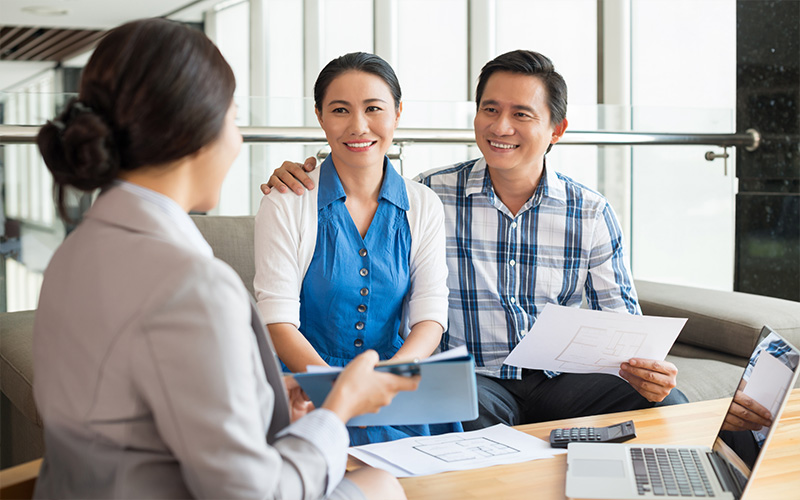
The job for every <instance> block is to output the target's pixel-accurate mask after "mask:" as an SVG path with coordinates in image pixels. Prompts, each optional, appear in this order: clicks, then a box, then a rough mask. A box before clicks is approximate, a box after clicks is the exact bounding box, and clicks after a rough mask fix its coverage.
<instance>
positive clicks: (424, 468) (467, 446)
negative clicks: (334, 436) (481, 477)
mask: <svg viewBox="0 0 800 500" xmlns="http://www.w3.org/2000/svg"><path fill="white" fill-rule="evenodd" d="M566 451H567V450H563V449H553V448H550V445H549V444H548V443H546V442H545V441H542V440H541V439H539V438H536V437H533V436H531V435H529V434H525V433H524V432H520V431H518V430H515V429H512V428H511V427H508V426H507V425H503V424H497V425H495V426H492V427H487V428H485V429H480V430H477V431H470V432H452V433H449V434H441V435H439V436H422V437H409V438H405V439H399V440H397V441H389V442H387V443H374V444H367V445H363V446H357V447H354V448H350V454H351V455H352V456H354V457H355V458H357V459H359V460H361V461H362V462H364V463H366V464H368V465H371V466H373V467H377V468H379V469H383V470H386V471H388V472H390V473H392V474H394V475H395V476H396V477H407V476H423V475H426V474H437V473H439V472H446V471H452V470H467V469H477V468H480V467H489V466H491V465H500V464H513V463H518V462H527V461H528V460H536V459H539V458H551V457H553V456H555V455H557V454H560V453H566Z"/></svg>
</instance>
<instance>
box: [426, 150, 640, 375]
mask: <svg viewBox="0 0 800 500" xmlns="http://www.w3.org/2000/svg"><path fill="white" fill-rule="evenodd" d="M417 180H418V181H420V182H422V183H423V184H425V185H426V186H428V187H430V188H431V189H433V190H434V191H435V192H436V194H438V195H439V198H441V200H442V203H443V204H444V210H445V231H446V233H447V266H448V269H449V271H450V273H449V277H448V281H447V286H448V287H449V288H450V308H449V327H448V331H447V332H445V334H444V335H443V337H442V343H441V347H442V349H452V348H454V347H457V346H460V345H464V344H466V346H467V349H468V350H469V352H470V353H472V355H473V357H474V358H475V364H476V366H477V370H476V371H477V373H480V374H482V375H488V376H492V377H500V378H504V379H519V378H521V376H522V371H521V370H520V369H519V368H517V367H512V366H508V365H504V364H503V361H504V360H505V358H506V356H508V354H509V353H510V352H511V350H512V349H514V347H515V346H516V345H517V344H518V343H519V342H520V340H521V339H522V337H523V336H524V334H525V333H526V332H527V331H528V330H530V328H531V326H533V323H534V321H536V317H537V315H538V314H539V312H540V311H541V310H542V308H543V307H544V305H545V304H547V303H548V302H552V303H555V304H560V305H564V306H571V307H580V305H581V301H582V294H583V292H584V291H585V293H586V299H587V302H588V304H589V307H591V308H592V309H604V310H617V311H624V312H628V313H631V314H641V310H640V308H639V304H638V301H637V297H636V291H635V289H634V286H633V281H632V280H631V277H630V272H629V271H628V269H627V266H626V264H625V259H624V254H623V245H622V232H621V230H620V227H619V223H618V222H617V218H616V215H615V214H614V211H613V210H612V208H611V206H610V205H609V204H608V201H606V199H605V198H604V197H603V196H602V195H600V194H598V193H596V192H594V191H592V190H590V189H588V188H586V187H584V186H582V185H580V184H578V183H576V182H575V181H573V180H572V179H570V178H568V177H566V176H563V175H561V174H557V173H555V172H552V171H550V170H548V169H547V168H545V175H544V176H542V180H541V181H540V182H539V186H538V187H537V189H536V192H535V193H534V195H533V197H531V199H530V200H528V201H527V203H525V205H524V206H523V207H522V208H521V209H520V210H519V212H518V213H517V214H516V216H514V215H513V214H512V213H511V212H510V211H509V209H508V208H507V207H506V206H505V205H504V204H503V202H502V201H500V198H499V197H498V196H497V195H496V194H495V192H494V189H493V187H492V181H491V179H490V177H489V172H488V169H487V168H486V161H485V160H484V159H483V158H481V159H478V160H471V161H468V162H465V163H459V164H456V165H453V166H450V167H445V168H441V169H436V170H431V171H428V172H425V173H423V174H421V175H420V176H419V177H418V178H417ZM547 375H548V376H550V377H553V376H556V375H558V373H556V372H547Z"/></svg>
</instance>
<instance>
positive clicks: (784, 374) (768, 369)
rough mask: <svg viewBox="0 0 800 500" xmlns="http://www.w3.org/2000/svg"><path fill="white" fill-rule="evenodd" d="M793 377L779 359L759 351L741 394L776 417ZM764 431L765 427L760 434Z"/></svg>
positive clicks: (790, 371)
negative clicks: (753, 400)
mask: <svg viewBox="0 0 800 500" xmlns="http://www.w3.org/2000/svg"><path fill="white" fill-rule="evenodd" d="M793 375H794V373H793V372H792V370H790V369H789V367H788V366H786V365H785V364H783V363H782V362H781V361H780V360H779V359H777V358H775V357H774V356H772V355H771V354H769V353H768V352H766V351H761V354H759V356H758V359H757V360H756V364H755V366H754V367H753V371H752V372H750V379H749V380H748V381H747V385H746V386H745V387H744V390H743V391H742V392H744V393H745V394H747V395H748V396H750V397H751V398H753V399H755V400H756V401H758V402H759V403H760V404H761V406H763V407H764V408H766V409H768V410H769V411H770V413H772V414H773V415H776V414H777V413H778V410H779V409H780V406H781V403H782V402H783V397H784V395H785V394H786V390H787V388H788V386H789V381H790V380H791V379H792V376H793ZM766 429H767V427H762V428H761V430H762V432H763V431H765V430H766Z"/></svg>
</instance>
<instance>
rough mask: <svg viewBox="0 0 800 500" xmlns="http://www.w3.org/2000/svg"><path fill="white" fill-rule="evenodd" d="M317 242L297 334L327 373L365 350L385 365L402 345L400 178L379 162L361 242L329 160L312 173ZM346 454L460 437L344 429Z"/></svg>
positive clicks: (412, 429) (412, 430)
mask: <svg viewBox="0 0 800 500" xmlns="http://www.w3.org/2000/svg"><path fill="white" fill-rule="evenodd" d="M320 169H321V170H320V177H319V188H318V189H319V191H318V199H317V203H318V209H319V215H318V225H317V242H316V247H315V249H314V257H313V259H312V260H311V264H310V265H309V268H308V271H307V272H306V275H305V278H304V279H303V284H302V289H301V291H300V331H301V332H302V334H303V335H304V336H305V337H306V339H308V341H309V342H310V343H311V345H312V346H313V347H314V349H316V351H317V352H318V353H319V355H320V356H321V357H322V359H324V360H325V361H326V362H327V363H328V364H330V365H331V366H344V365H346V364H347V363H348V362H350V360H352V359H353V358H354V357H356V356H357V355H359V354H361V353H362V352H364V351H365V350H367V349H374V350H375V351H377V352H378V354H379V356H380V359H381V360H384V359H389V358H391V357H392V356H394V354H395V353H396V352H397V350H398V349H400V346H402V345H403V337H401V336H400V334H399V332H400V327H401V319H402V318H401V315H402V307H403V299H404V298H405V296H406V294H407V293H408V291H409V288H410V285H411V281H410V276H409V264H410V263H409V256H410V250H411V233H410V229H409V225H408V219H407V217H406V211H407V210H408V209H409V201H408V194H407V193H406V187H405V182H404V180H403V178H402V177H401V176H400V175H399V174H398V173H397V172H396V171H395V169H394V167H393V166H392V165H391V163H390V162H389V160H388V159H386V158H385V159H384V178H383V184H382V185H381V190H380V194H379V198H378V201H379V204H378V210H377V211H376V213H375V216H374V218H373V219H372V223H371V224H370V226H369V229H368V230H367V234H366V236H365V237H364V238H362V237H361V234H360V233H359V232H358V228H356V225H355V223H354V222H353V220H352V218H351V217H350V213H349V212H348V211H347V207H345V205H344V202H345V199H346V195H345V192H344V188H343V187H342V183H341V181H340V180H339V176H338V174H337V173H336V168H335V167H334V164H333V159H332V156H328V158H327V159H326V160H325V161H324V162H323V163H322V166H321V167H320ZM348 430H349V432H350V444H351V445H352V446H356V445H360V444H367V443H375V442H381V441H392V440H395V439H400V438H404V437H409V436H428V435H431V434H441V433H445V432H452V431H460V430H462V428H461V424H460V423H454V424H436V425H413V426H392V427H389V426H369V427H365V428H360V427H349V428H348Z"/></svg>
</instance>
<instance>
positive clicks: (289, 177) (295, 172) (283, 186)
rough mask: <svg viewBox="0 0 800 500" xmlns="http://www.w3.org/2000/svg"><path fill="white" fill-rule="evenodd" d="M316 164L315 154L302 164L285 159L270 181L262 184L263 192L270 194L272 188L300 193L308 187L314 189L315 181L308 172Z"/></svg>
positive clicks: (283, 191) (281, 191)
mask: <svg viewBox="0 0 800 500" xmlns="http://www.w3.org/2000/svg"><path fill="white" fill-rule="evenodd" d="M316 166H317V159H316V158H314V157H313V156H309V157H308V158H306V161H305V162H303V163H302V164H301V163H295V162H293V161H285V162H283V163H282V164H281V166H280V167H278V168H276V169H275V171H274V172H272V176H270V178H269V181H268V182H267V183H266V184H262V185H261V192H262V193H264V194H269V193H270V191H271V189H277V190H278V192H280V193H285V192H287V191H288V190H289V189H291V190H292V191H294V192H295V193H297V194H298V195H302V194H303V193H304V192H305V190H306V189H314V181H312V180H311V178H310V177H309V176H308V175H307V174H306V172H311V171H313V170H314V169H315V168H316Z"/></svg>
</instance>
